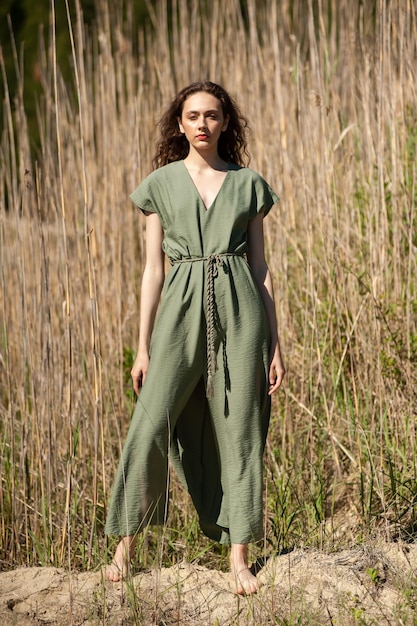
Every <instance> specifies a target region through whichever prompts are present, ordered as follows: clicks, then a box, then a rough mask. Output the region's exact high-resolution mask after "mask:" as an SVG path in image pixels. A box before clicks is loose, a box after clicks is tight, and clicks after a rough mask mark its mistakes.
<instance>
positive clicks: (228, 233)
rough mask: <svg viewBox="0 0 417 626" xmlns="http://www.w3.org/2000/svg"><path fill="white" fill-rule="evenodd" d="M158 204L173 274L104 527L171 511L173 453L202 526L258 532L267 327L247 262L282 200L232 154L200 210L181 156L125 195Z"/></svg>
mask: <svg viewBox="0 0 417 626" xmlns="http://www.w3.org/2000/svg"><path fill="white" fill-rule="evenodd" d="M131 198H132V200H133V202H134V203H135V204H136V205H137V206H138V207H140V209H141V210H143V211H146V212H152V213H157V214H158V216H159V218H160V220H161V223H162V227H163V231H164V241H163V250H164V252H165V253H166V255H167V256H168V258H169V260H170V262H171V264H172V267H171V268H170V271H169V272H168V274H167V276H166V279H165V283H164V287H163V291H162V296H161V301H160V304H159V308H158V313H157V317H156V320H155V326H154V330H153V333H152V339H151V346H150V365H149V370H148V373H147V377H146V382H145V384H144V386H143V388H142V389H141V392H140V395H139V398H138V401H137V404H136V408H135V411H134V414H133V417H132V421H131V425H130V428H129V432H128V435H127V439H126V443H125V445H124V447H123V452H122V458H121V460H120V463H119V468H118V472H117V476H116V480H115V484H114V487H113V491H112V497H111V502H110V507H109V511H108V516H107V523H106V533H107V534H116V535H122V536H127V535H134V534H136V533H137V532H138V531H140V530H142V529H143V528H144V527H145V526H146V525H148V524H162V523H164V521H165V519H166V513H167V498H168V494H167V492H168V489H167V484H168V474H169V469H168V468H169V461H171V463H172V465H173V467H174V468H175V471H176V472H177V474H178V475H179V477H180V479H181V481H182V482H183V484H184V485H185V486H186V488H187V490H188V492H189V494H190V496H191V498H192V501H193V503H194V506H195V508H196V510H197V513H198V516H199V521H200V525H201V528H202V530H203V532H204V533H205V534H206V535H207V536H208V537H211V538H212V539H214V540H216V541H220V542H221V543H230V542H232V543H249V542H250V541H257V540H259V539H260V538H261V537H262V534H263V528H262V508H263V507H262V489H263V479H262V456H263V450H264V446H265V440H266V434H267V430H268V424H269V415H270V396H269V395H268V385H269V382H268V370H269V326H268V321H267V317H266V313H265V309H264V307H263V303H262V300H261V297H260V294H259V292H258V289H257V287H256V284H255V282H254V279H253V277H252V274H251V270H250V267H249V265H248V263H247V261H246V258H245V253H246V251H247V230H248V224H249V221H250V220H251V219H253V218H254V217H255V216H256V215H257V214H258V213H263V215H266V214H267V212H268V211H269V209H270V208H271V207H272V205H273V204H274V203H275V202H276V201H277V200H278V198H277V196H276V195H275V193H274V192H273V191H272V189H271V188H270V187H269V185H268V184H267V183H266V182H265V180H264V179H263V178H262V177H261V176H259V174H257V173H256V172H254V171H253V170H251V169H249V168H243V167H239V166H237V165H233V164H230V165H229V167H228V171H227V174H226V177H225V179H224V181H223V184H222V187H221V188H220V190H219V192H218V194H217V196H216V198H215V200H214V202H213V203H212V205H211V206H210V207H209V209H208V210H207V209H206V207H205V206H204V203H203V201H202V199H201V197H200V195H199V193H198V191H197V188H196V186H195V185H194V182H193V180H192V178H191V176H190V174H189V173H188V170H187V168H186V166H185V164H184V162H183V161H176V162H174V163H170V164H169V165H166V166H164V167H162V168H160V169H158V170H155V171H154V172H152V174H150V175H149V176H148V177H147V178H146V179H145V180H144V181H143V182H142V184H141V185H140V186H139V187H138V188H137V189H136V190H135V191H134V193H133V194H132V195H131Z"/></svg>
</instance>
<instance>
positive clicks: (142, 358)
mask: <svg viewBox="0 0 417 626" xmlns="http://www.w3.org/2000/svg"><path fill="white" fill-rule="evenodd" d="M148 368H149V353H148V352H138V354H137V357H136V359H135V362H134V363H133V367H132V371H131V372H130V375H131V376H132V380H133V388H134V390H135V393H136V395H137V396H138V395H139V392H140V389H141V387H143V385H144V384H145V380H146V374H147V373H148Z"/></svg>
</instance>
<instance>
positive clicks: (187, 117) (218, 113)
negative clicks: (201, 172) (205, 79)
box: [178, 91, 229, 150]
mask: <svg viewBox="0 0 417 626" xmlns="http://www.w3.org/2000/svg"><path fill="white" fill-rule="evenodd" d="M228 122H229V116H228V115H227V116H226V117H225V116H224V115H223V109H222V104H221V102H220V100H218V99H217V98H216V97H215V96H212V95H211V94H210V93H206V92H204V91H199V92H197V93H195V94H193V95H192V96H189V97H188V98H187V99H186V100H185V101H184V104H183V107H182V114H181V118H179V119H178V124H179V127H180V131H181V132H182V133H184V134H185V136H186V138H187V139H188V141H189V143H190V146H193V147H194V148H196V149H198V150H206V149H209V148H215V147H217V142H218V141H219V137H220V134H221V133H222V131H224V130H226V128H227V124H228Z"/></svg>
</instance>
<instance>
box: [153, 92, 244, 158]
mask: <svg viewBox="0 0 417 626" xmlns="http://www.w3.org/2000/svg"><path fill="white" fill-rule="evenodd" d="M201 91H203V92H205V93H209V94H211V95H212V96H214V97H215V98H217V99H218V100H219V101H220V102H221V105H222V110H223V115H224V116H225V117H226V116H227V115H228V116H229V123H228V125H227V129H226V130H225V131H223V132H222V134H221V136H220V139H219V143H218V153H219V156H220V157H221V158H222V159H223V160H224V161H226V162H227V163H235V164H236V165H243V166H245V165H248V163H249V161H250V155H249V152H248V150H247V143H246V131H247V128H248V121H247V119H246V118H245V117H244V116H243V115H242V113H241V111H240V109H239V107H238V106H237V104H236V102H235V101H234V100H233V99H232V98H231V97H230V96H229V94H228V93H227V91H226V90H225V89H224V88H223V87H221V86H220V85H216V83H212V82H210V81H203V82H195V83H191V85H188V86H187V87H184V89H182V90H181V91H180V92H179V93H178V94H177V95H176V97H175V98H174V100H173V101H172V102H171V104H170V105H169V106H168V108H167V109H166V111H165V113H164V114H163V115H162V117H161V119H160V121H159V130H160V139H159V140H158V142H157V144H156V151H155V156H154V157H153V159H152V165H153V168H154V169H158V168H159V167H162V166H163V165H167V164H168V163H172V162H173V161H180V160H181V159H185V157H186V156H187V155H188V152H189V143H188V140H187V138H186V137H185V136H184V135H183V133H181V131H180V129H179V126H178V118H180V117H181V115H182V109H183V106H184V102H185V101H186V100H187V98H189V97H190V96H192V95H193V94H195V93H199V92H201Z"/></svg>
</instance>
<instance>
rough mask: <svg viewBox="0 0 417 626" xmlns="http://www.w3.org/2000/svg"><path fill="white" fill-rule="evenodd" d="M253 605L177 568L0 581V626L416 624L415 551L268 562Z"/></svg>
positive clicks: (227, 586) (222, 583)
mask: <svg viewBox="0 0 417 626" xmlns="http://www.w3.org/2000/svg"><path fill="white" fill-rule="evenodd" d="M258 577H259V579H260V580H261V581H262V583H263V586H262V588H261V589H260V591H259V593H258V594H257V595H256V596H251V597H250V598H241V597H238V596H236V595H235V594H234V593H233V590H232V587H231V581H230V580H229V576H228V574H225V573H222V572H218V571H213V570H209V569H206V568H204V567H202V566H199V565H195V564H189V563H181V564H179V565H176V566H174V567H172V568H166V569H162V570H153V571H149V572H141V573H139V574H137V575H135V576H134V577H133V578H132V579H131V580H130V581H126V582H125V583H123V584H122V583H117V584H111V583H108V582H105V581H103V579H102V576H101V574H100V572H72V573H71V574H68V572H65V571H64V570H62V569H54V568H43V567H42V568H19V569H16V570H11V571H5V572H1V573H0V626H9V625H16V626H29V625H32V624H44V625H46V624H48V625H51V626H68V625H74V626H79V625H82V624H96V625H97V626H98V625H99V624H100V625H104V624H106V625H107V624H109V625H114V626H128V625H136V624H138V625H139V624H144V625H149V626H151V625H157V626H167V625H174V624H178V625H181V626H182V625H184V626H189V625H193V626H197V625H204V626H211V625H213V626H229V625H234V624H236V625H239V626H243V625H246V624H251V625H256V626H261V625H264V624H282V625H288V626H292V625H294V626H295V625H304V624H338V625H341V624H346V625H347V624H349V625H350V624H375V625H378V626H380V625H384V624H390V625H391V624H399V625H400V624H417V544H385V543H378V544H373V545H367V546H361V547H357V548H354V549H351V550H344V551H341V552H337V553H333V554H325V553H323V552H317V551H311V550H308V551H303V550H294V551H292V552H290V553H288V554H286V555H280V556H276V557H271V558H270V559H269V561H268V562H267V563H266V564H265V565H264V567H263V568H262V569H261V570H260V571H259V573H258Z"/></svg>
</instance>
